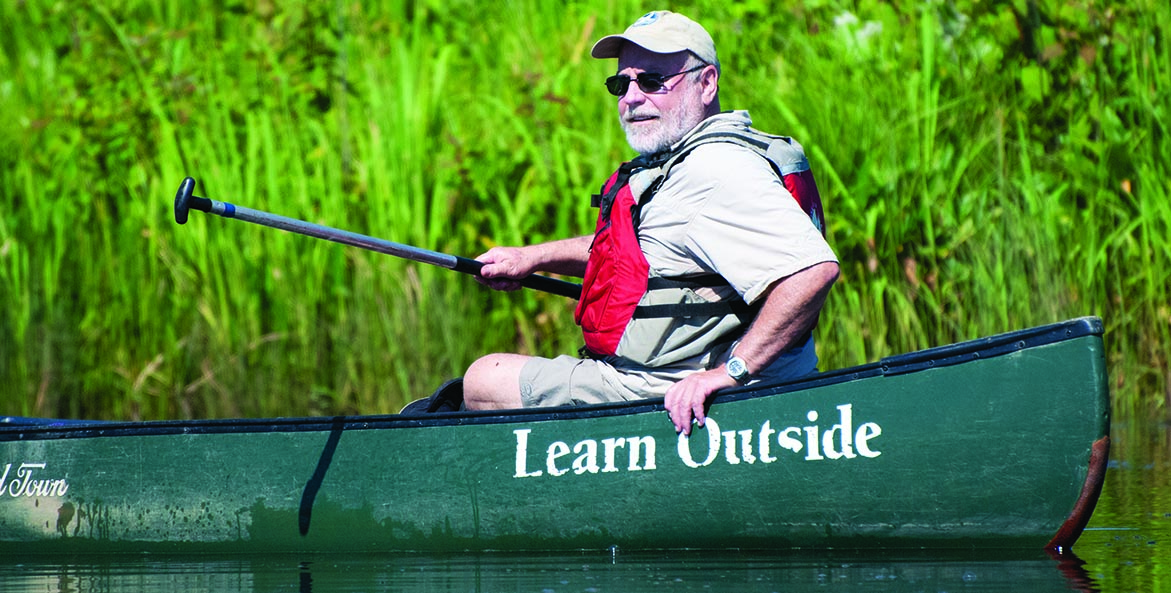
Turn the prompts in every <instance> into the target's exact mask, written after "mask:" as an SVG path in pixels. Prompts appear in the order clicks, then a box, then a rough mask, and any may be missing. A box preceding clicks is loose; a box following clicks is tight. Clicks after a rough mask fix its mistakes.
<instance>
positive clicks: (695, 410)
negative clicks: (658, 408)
mask: <svg viewBox="0 0 1171 593" xmlns="http://www.w3.org/2000/svg"><path fill="white" fill-rule="evenodd" d="M735 385H736V380H735V379H733V378H732V377H729V376H728V373H727V371H726V370H724V366H723V365H720V366H719V367H717V368H714V369H712V370H709V371H701V372H698V373H693V374H691V375H688V376H687V377H685V378H684V379H683V380H682V381H679V382H678V383H676V384H674V385H672V386H671V388H670V389H668V390H667V395H666V396H665V397H664V401H663V406H664V407H665V408H667V417H668V418H670V419H671V422H672V423H673V424H674V425H675V432H682V433H683V434H685V435H690V434H691V421H692V420H693V419H694V420H695V423H696V424H698V425H699V426H700V427H703V424H704V421H705V420H706V419H707V418H706V416H705V415H704V406H705V405H706V404H707V400H708V398H709V397H711V395H712V394H713V393H715V392H716V391H719V390H720V389H724V388H727V387H733V386H735Z"/></svg>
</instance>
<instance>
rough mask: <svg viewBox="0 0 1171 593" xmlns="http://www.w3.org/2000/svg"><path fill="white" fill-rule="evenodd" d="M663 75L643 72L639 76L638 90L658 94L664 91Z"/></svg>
mask: <svg viewBox="0 0 1171 593" xmlns="http://www.w3.org/2000/svg"><path fill="white" fill-rule="evenodd" d="M663 82H664V80H663V75H661V74H648V73H646V72H643V73H642V74H639V75H638V88H640V89H642V92H644V93H657V92H659V91H661V90H663Z"/></svg>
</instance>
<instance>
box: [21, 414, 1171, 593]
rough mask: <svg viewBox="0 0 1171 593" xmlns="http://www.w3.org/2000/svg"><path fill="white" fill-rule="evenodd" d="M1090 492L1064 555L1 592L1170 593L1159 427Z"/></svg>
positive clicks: (134, 574) (742, 560) (501, 563)
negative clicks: (1090, 506)
mask: <svg viewBox="0 0 1171 593" xmlns="http://www.w3.org/2000/svg"><path fill="white" fill-rule="evenodd" d="M1112 434H1113V438H1114V445H1113V447H1112V450H1111V454H1110V459H1111V463H1110V469H1109V470H1108V473H1107V478H1106V484H1105V488H1104V490H1103V495H1102V499H1101V500H1100V501H1099V503H1098V507H1097V510H1096V511H1095V513H1094V517H1093V519H1092V520H1091V521H1090V525H1089V528H1088V529H1087V531H1086V532H1085V533H1084V534H1083V535H1082V537H1081V539H1080V540H1079V541H1078V543H1077V545H1076V546H1075V549H1074V552H1075V554H1076V555H1072V556H1065V557H1051V556H1049V555H1048V554H1045V553H1043V552H1036V553H1031V552H1021V551H1019V550H1017V551H1012V552H995V551H993V552H981V553H979V554H972V553H962V552H952V553H947V554H940V553H938V552H922V553H914V554H909V553H900V554H898V555H879V554H875V553H867V554H865V555H857V554H845V553H827V552H816V553H815V552H806V553H794V552H791V551H786V552H777V553H761V552H751V553H748V552H745V553H737V552H719V553H711V552H702V553H701V552H686V553H684V552H673V553H668V554H662V553H657V554H635V553H627V552H624V551H622V550H610V551H607V550H599V551H591V552H582V553H579V554H571V555H566V554H559V555H547V556H532V555H528V556H518V555H479V556H473V555H469V556H448V557H437V556H411V555H393V556H392V555H363V556H340V555H320V556H272V555H259V554H258V555H256V556H238V557H216V558H207V557H157V556H135V557H108V558H93V557H88V558H71V559H67V560H54V561H53V562H46V561H44V560H41V559H11V558H9V559H0V593H4V592H20V593H29V592H34V591H35V592H53V591H60V592H77V593H85V592H98V591H101V592H130V591H133V592H136V593H138V592H150V591H191V592H200V591H208V592H211V591H215V592H220V591H228V592H232V591H240V592H245V591H247V592H252V591H257V592H260V591H299V592H309V591H314V592H318V593H336V592H350V591H354V592H358V591H426V592H429V593H468V592H484V593H489V592H499V591H517V592H522V591H523V592H533V593H611V592H617V591H622V592H626V593H638V592H648V591H654V592H656V593H659V592H671V593H675V592H689V591H701V592H724V591H736V592H764V593H773V592H776V593H801V592H804V591H864V592H874V593H895V592H899V593H903V592H906V593H953V592H964V593H985V592H986V593H1002V592H1008V591H1013V592H1016V591H1027V592H1030V593H1034V592H1045V591H1100V592H1103V593H1115V592H1118V593H1130V592H1135V593H1150V592H1160V591H1163V592H1166V591H1171V429H1169V427H1168V425H1167V424H1147V423H1143V424H1134V425H1132V424H1118V425H1116V426H1114V427H1113V429H1112Z"/></svg>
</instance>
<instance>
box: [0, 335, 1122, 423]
mask: <svg viewBox="0 0 1171 593" xmlns="http://www.w3.org/2000/svg"><path fill="white" fill-rule="evenodd" d="M1102 334H1103V325H1102V321H1101V319H1099V318H1097V317H1080V318H1076V319H1071V320H1068V321H1062V322H1058V323H1053V324H1049V325H1043V326H1038V327H1034V328H1029V329H1023V330H1017V331H1012V332H1007V333H1003V334H998V335H994V336H990V337H985V338H979V339H975V340H969V341H964V342H958V343H955V344H950V345H946V346H939V347H934V348H928V349H925V350H920V351H916V352H911V353H907V354H900V355H896V356H890V357H886V358H883V359H881V360H879V361H878V362H871V363H867V364H863V365H859V366H854V367H848V368H844V369H837V370H832V371H827V372H824V373H819V374H817V375H814V376H811V377H807V378H804V379H799V380H796V381H790V382H779V383H759V384H754V385H750V386H746V387H737V388H733V389H728V390H725V391H723V392H721V393H720V394H719V395H717V396H716V397H715V398H713V400H712V403H720V402H729V401H738V400H743V399H749V398H757V397H768V396H773V395H778V394H783V393H792V392H796V391H803V390H806V389H812V388H817V387H824V386H828V385H835V384H840V383H847V382H850V381H856V380H859V379H866V378H872V377H879V376H895V375H902V374H907V373H912V372H917V371H923V370H928V369H932V368H939V367H944V366H950V365H955V364H961V363H963V362H968V361H972V360H977V359H989V358H994V357H998V356H1003V355H1007V354H1011V353H1014V352H1019V351H1021V350H1023V349H1026V348H1033V347H1038V346H1043V345H1046V344H1052V343H1056V342H1061V341H1064V340H1069V339H1074V338H1079V337H1084V336H1090V335H1099V336H1100V335H1102ZM662 410H663V398H661V397H659V398H649V399H645V400H638V401H632V402H614V403H604V404H590V405H583V406H560V407H554V408H527V409H517V410H506V411H467V410H464V411H458V412H441V413H435V414H428V415H421V416H403V415H399V414H384V415H368V416H316V417H289V418H231V419H195V420H151V421H87V420H55V419H36V418H13V417H0V442H9V441H25V440H49V439H60V438H92V437H106V436H127V435H174V434H221V433H268V432H329V431H333V430H337V429H338V427H339V426H341V427H342V429H343V430H372V429H386V428H419V427H427V426H449V425H463V424H510V423H529V422H539V421H550V420H567V419H582V418H597V417H607V416H621V415H628V414H643V413H653V412H661V411H662Z"/></svg>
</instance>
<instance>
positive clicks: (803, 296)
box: [736, 262, 839, 373]
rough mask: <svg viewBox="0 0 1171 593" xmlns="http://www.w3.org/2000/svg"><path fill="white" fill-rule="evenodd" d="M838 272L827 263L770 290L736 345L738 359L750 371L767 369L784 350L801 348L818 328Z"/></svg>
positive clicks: (788, 279) (783, 281)
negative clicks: (819, 318) (801, 344)
mask: <svg viewBox="0 0 1171 593" xmlns="http://www.w3.org/2000/svg"><path fill="white" fill-rule="evenodd" d="M838 272H839V268H838V264H836V263H834V262H824V263H820V264H817V265H814V266H810V267H808V268H805V269H804V270H801V271H800V272H797V273H796V274H793V275H792V276H788V277H786V278H782V279H781V280H778V281H777V282H775V283H774V284H773V286H772V287H771V288H769V289H768V291H767V292H766V294H765V296H764V297H762V298H764V304H763V305H762V306H761V309H760V313H759V314H757V316H756V319H755V320H754V321H753V322H752V325H751V326H750V327H749V328H748V331H747V332H745V333H744V337H743V338H741V339H740V343H739V344H737V345H736V356H738V357H740V358H742V359H743V360H744V362H745V364H746V365H747V366H748V370H749V371H750V372H752V373H758V372H760V371H761V370H763V369H765V368H768V366H769V365H771V364H772V363H773V362H774V361H775V360H776V359H777V358H778V357H779V356H780V355H781V354H782V353H783V352H784V351H785V350H788V349H789V348H792V347H794V346H799V345H800V344H799V343H798V342H799V341H801V340H803V339H804V338H805V336H806V335H808V334H809V332H810V331H811V330H812V329H813V327H814V326H815V325H817V317H818V315H819V314H820V313H821V307H822V305H824V304H825V298H826V296H827V295H828V294H829V289H830V287H831V286H833V284H834V281H835V280H837V277H838Z"/></svg>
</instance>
